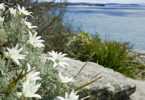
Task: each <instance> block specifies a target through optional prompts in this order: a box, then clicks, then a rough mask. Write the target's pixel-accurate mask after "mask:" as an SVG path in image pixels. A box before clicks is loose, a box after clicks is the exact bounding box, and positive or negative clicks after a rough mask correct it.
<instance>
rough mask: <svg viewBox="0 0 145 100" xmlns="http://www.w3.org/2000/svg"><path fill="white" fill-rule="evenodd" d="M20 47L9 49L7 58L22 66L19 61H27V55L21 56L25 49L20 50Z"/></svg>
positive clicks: (6, 54)
mask: <svg viewBox="0 0 145 100" xmlns="http://www.w3.org/2000/svg"><path fill="white" fill-rule="evenodd" d="M18 47H19V45H18V44H17V45H16V46H15V47H13V48H11V49H10V48H7V50H8V52H5V56H6V57H7V58H11V59H12V60H13V61H14V62H15V63H16V64H18V65H20V62H19V60H20V59H25V55H22V54H20V53H21V52H22V50H23V48H20V49H18Z"/></svg>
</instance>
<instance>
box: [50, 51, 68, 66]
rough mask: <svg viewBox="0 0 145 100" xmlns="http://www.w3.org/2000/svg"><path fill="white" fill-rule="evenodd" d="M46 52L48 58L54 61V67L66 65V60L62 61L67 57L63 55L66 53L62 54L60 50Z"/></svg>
mask: <svg viewBox="0 0 145 100" xmlns="http://www.w3.org/2000/svg"><path fill="white" fill-rule="evenodd" d="M48 54H49V55H50V57H48V60H51V61H53V62H54V66H53V67H54V68H55V67H57V66H61V67H65V66H68V64H67V63H66V62H64V60H67V59H68V58H66V57H65V56H66V55H67V54H62V52H60V53H57V52H54V51H52V52H48Z"/></svg>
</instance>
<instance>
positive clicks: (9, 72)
mask: <svg viewBox="0 0 145 100" xmlns="http://www.w3.org/2000/svg"><path fill="white" fill-rule="evenodd" d="M0 11H1V12H2V11H3V10H1V9H0ZM0 17H1V18H2V13H1V15H0ZM29 17H31V16H29ZM25 18H27V16H25V15H22V14H19V11H18V10H17V13H16V15H15V16H12V15H11V18H10V20H7V21H6V22H3V21H1V22H0V53H1V54H0V100H18V97H17V95H16V94H17V92H22V83H23V81H24V79H25V76H24V77H22V76H21V77H20V79H19V80H18V81H17V79H18V77H19V75H20V73H21V72H22V70H23V73H26V72H27V66H26V65H27V63H29V64H30V65H31V66H32V67H35V70H36V71H38V72H40V77H41V78H42V79H41V80H39V81H37V83H38V84H39V83H41V88H40V89H39V90H38V91H37V92H38V94H40V95H41V96H42V100H53V99H54V98H56V96H62V95H63V94H64V91H65V87H64V86H62V83H61V82H60V79H59V78H58V71H57V70H56V69H54V68H53V67H52V64H51V63H49V62H46V63H44V62H42V59H41V54H42V53H43V50H44V48H34V47H33V45H31V44H28V42H27V41H28V39H29V31H31V32H32V33H33V34H34V33H35V32H36V29H29V28H28V27H27V26H26V25H25V24H24V22H23V20H24V19H25ZM17 44H18V45H19V48H23V51H22V52H21V53H22V54H23V55H26V57H25V59H24V60H20V65H17V64H16V63H15V62H14V61H13V59H9V58H7V57H6V56H5V52H7V48H12V47H15V46H16V45H17ZM11 83H13V84H11ZM30 100H31V98H30Z"/></svg>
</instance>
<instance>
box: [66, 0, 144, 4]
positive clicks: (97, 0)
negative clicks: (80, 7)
mask: <svg viewBox="0 0 145 100" xmlns="http://www.w3.org/2000/svg"><path fill="white" fill-rule="evenodd" d="M68 1H69V2H87V3H88V2H89V3H124V4H130V3H135V4H138V3H139V4H142V3H144V4H145V0H68Z"/></svg>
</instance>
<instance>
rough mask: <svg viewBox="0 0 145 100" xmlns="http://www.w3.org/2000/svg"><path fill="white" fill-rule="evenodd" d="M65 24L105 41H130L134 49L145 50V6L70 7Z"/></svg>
mask: <svg viewBox="0 0 145 100" xmlns="http://www.w3.org/2000/svg"><path fill="white" fill-rule="evenodd" d="M64 22H65V23H71V24H72V25H73V26H74V27H75V29H78V28H80V29H82V30H84V31H85V32H88V33H89V34H92V35H93V34H96V33H98V34H99V36H100V37H101V38H102V39H103V40H116V41H119V42H125V41H126V42H128V41H129V42H130V43H131V44H133V45H134V49H139V50H145V6H135V5H130V6H129V5H128V6H127V5H107V6H104V7H68V8H67V12H66V14H65V16H64Z"/></svg>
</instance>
